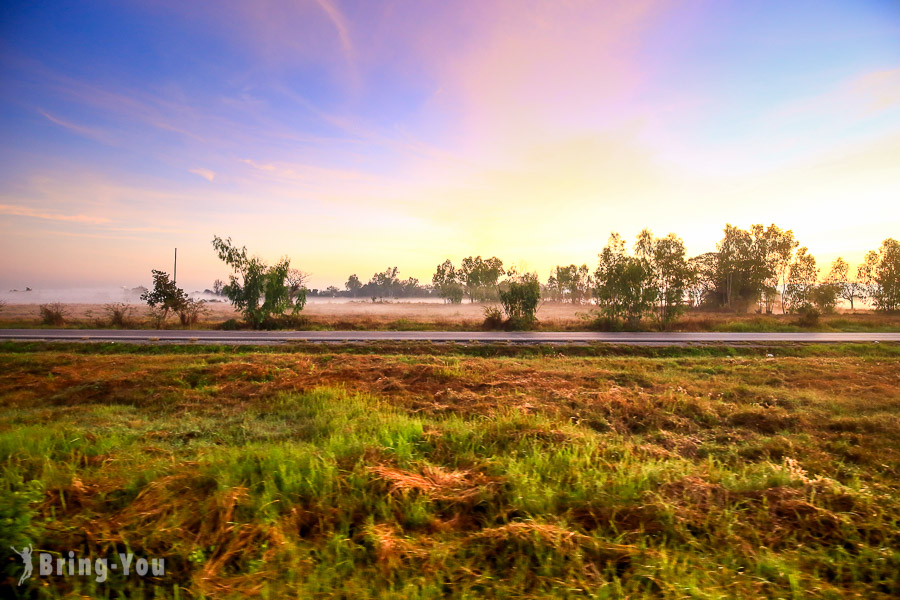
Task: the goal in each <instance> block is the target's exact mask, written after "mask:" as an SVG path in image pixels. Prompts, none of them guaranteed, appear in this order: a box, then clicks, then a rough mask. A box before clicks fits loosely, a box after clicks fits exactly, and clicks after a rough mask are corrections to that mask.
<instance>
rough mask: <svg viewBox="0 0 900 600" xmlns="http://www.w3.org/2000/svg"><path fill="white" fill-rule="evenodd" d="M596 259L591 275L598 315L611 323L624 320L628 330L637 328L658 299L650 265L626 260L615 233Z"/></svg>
mask: <svg viewBox="0 0 900 600" xmlns="http://www.w3.org/2000/svg"><path fill="white" fill-rule="evenodd" d="M599 258H600V260H599V264H598V266H597V270H596V271H595V272H594V282H595V285H596V287H595V288H594V296H595V297H596V298H597V302H598V304H599V305H600V310H601V313H602V314H603V315H604V316H605V317H606V318H607V319H610V320H611V321H619V320H624V321H625V323H626V325H627V326H628V327H632V328H634V327H637V326H638V324H639V323H640V320H641V317H642V316H643V315H644V314H645V313H647V312H648V311H649V310H651V309H652V308H653V306H654V302H655V300H656V296H657V290H656V289H655V288H654V287H653V285H652V274H651V273H650V265H649V264H648V263H647V261H646V260H645V259H642V258H638V257H634V256H628V254H627V253H626V251H625V242H624V241H623V240H622V237H621V236H620V235H619V234H618V233H613V234H611V235H610V236H609V242H608V243H607V245H606V247H604V248H603V251H602V252H601V253H600V255H599Z"/></svg>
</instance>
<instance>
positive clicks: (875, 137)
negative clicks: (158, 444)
mask: <svg viewBox="0 0 900 600" xmlns="http://www.w3.org/2000/svg"><path fill="white" fill-rule="evenodd" d="M0 27H2V32H0V33H2V36H0V37H2V42H0V261H2V262H0V289H2V290H3V292H4V295H3V297H5V298H9V297H8V292H7V290H9V289H12V288H18V289H23V288H24V287H25V286H30V287H32V288H35V289H48V288H49V289H55V290H60V289H61V288H74V287H77V288H84V289H86V290H88V291H87V292H85V293H88V294H90V293H91V292H90V290H91V289H95V291H96V288H102V289H103V290H107V292H104V293H107V294H115V293H116V290H117V288H118V287H119V286H127V287H133V286H136V285H139V284H143V285H149V284H150V282H151V280H150V270H151V269H153V268H157V269H163V270H166V271H171V268H172V252H173V248H174V247H176V246H177V247H178V254H179V262H178V280H179V284H180V285H181V286H182V287H184V288H185V289H187V290H194V289H200V290H202V289H204V288H207V287H211V285H212V281H213V280H214V279H215V278H217V277H221V278H223V279H224V278H225V276H226V274H227V271H226V269H225V267H224V265H222V264H221V263H220V262H219V261H218V259H217V258H216V256H215V254H214V252H213V250H212V247H211V245H210V240H211V238H212V236H213V234H218V235H222V236H231V237H232V238H234V240H235V241H236V242H238V243H239V244H242V245H243V244H246V245H247V246H248V247H249V248H250V249H251V251H253V252H255V253H258V254H260V255H261V256H263V257H265V258H267V259H270V260H276V259H277V258H278V257H279V256H281V255H283V254H287V255H289V256H290V257H291V258H292V259H293V264H294V266H296V267H299V268H300V269H302V270H304V271H308V272H310V273H311V274H312V278H311V280H310V282H309V283H310V286H311V287H318V288H324V287H326V286H327V285H330V284H334V285H338V286H341V285H342V284H343V282H344V281H346V278H347V276H348V275H349V274H350V273H358V274H359V276H360V278H361V279H363V280H364V281H365V280H367V279H368V277H370V276H371V274H372V273H373V272H375V271H380V270H383V269H384V268H385V267H388V266H392V265H397V266H399V267H400V276H401V277H402V278H405V277H409V276H414V277H418V278H419V279H421V280H422V281H423V282H430V279H431V274H432V273H433V272H434V267H435V265H437V264H438V263H439V262H441V261H443V259H445V258H448V257H449V258H452V259H453V260H454V261H455V262H456V261H458V260H459V259H460V258H461V257H463V256H467V255H470V254H481V255H484V256H491V255H496V256H498V257H500V258H502V259H503V260H504V261H505V262H506V263H507V264H510V263H516V264H517V265H519V266H520V267H523V268H529V269H534V270H537V271H538V273H539V274H540V275H541V277H542V279H545V278H546V276H547V274H548V272H549V269H550V268H551V267H552V266H553V265H555V264H558V263H561V264H569V263H572V262H575V263H578V264H580V263H582V262H587V263H588V264H589V265H591V266H593V265H595V264H596V254H597V252H598V251H600V249H601V248H602V247H603V245H604V243H605V241H606V238H607V236H608V234H609V232H610V231H612V230H615V231H619V232H621V233H622V234H623V235H624V236H625V237H626V238H627V239H628V240H629V242H631V241H632V240H633V238H634V235H635V234H636V233H637V232H638V231H639V230H640V229H641V228H642V227H645V226H647V227H650V228H652V229H653V231H654V232H655V233H656V234H657V235H664V234H666V233H668V232H670V231H674V232H676V233H677V234H679V235H680V236H682V237H683V238H684V240H685V242H686V245H687V249H688V252H689V253H690V254H698V253H701V252H705V251H709V250H714V246H715V242H716V241H717V240H718V239H719V238H720V237H721V229H722V227H723V226H724V224H725V223H726V222H731V223H733V224H735V225H738V226H740V227H748V226H749V225H750V224H751V223H755V222H760V223H765V224H769V223H772V222H775V223H777V224H778V225H780V226H782V227H784V228H792V229H793V230H794V232H795V233H796V234H797V237H798V239H799V240H800V242H801V244H803V245H807V246H809V248H810V250H811V252H812V253H813V254H814V255H815V256H816V257H817V258H818V260H819V265H820V267H823V268H824V267H826V266H827V263H828V262H830V261H831V260H832V259H833V258H834V257H835V256H837V255H839V254H840V255H843V256H844V257H845V258H846V259H847V260H849V261H850V262H851V263H856V262H858V261H859V260H861V258H862V255H863V254H864V253H865V251H866V250H869V249H874V248H876V247H877V246H878V245H879V244H880V242H881V240H882V239H884V238H885V237H888V236H894V237H898V236H900V201H898V200H900V159H898V157H900V7H898V3H896V2H892V1H871V0H868V1H867V0H854V1H846V2H828V3H823V2H790V3H785V2H754V3H746V2H734V3H726V2H718V1H715V2H714V1H710V2H663V1H643V2H642V1H631V2H618V3H613V2H579V1H572V2H558V1H548V2H527V1H520V0H515V1H513V0H510V1H497V2H489V1H486V0H478V1H472V2H420V1H413V0H410V1H387V2H349V1H347V2H340V1H337V0H307V1H290V2H286V1H285V2H280V1H274V0H270V1H261V2H254V3H248V2H238V1H233V2H228V1H224V2H223V1H217V2H139V1H138V2H121V1H116V2H106V1H82V2H71V3H69V2H54V3H52V4H51V3H25V2H15V1H12V2H4V3H3V4H2V8H0ZM54 299H62V298H54ZM79 299H83V297H82V298H79ZM110 299H111V300H116V299H117V298H110ZM12 301H17V300H12Z"/></svg>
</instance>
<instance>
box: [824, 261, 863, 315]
mask: <svg viewBox="0 0 900 600" xmlns="http://www.w3.org/2000/svg"><path fill="white" fill-rule="evenodd" d="M861 266H862V265H861ZM857 275H859V271H857ZM824 283H825V284H826V285H830V286H833V287H834V289H835V291H836V295H837V297H838V298H843V299H844V300H846V301H847V302H849V303H850V310H853V309H854V301H855V300H860V301H863V300H865V299H866V286H865V284H863V283H861V282H859V281H858V280H855V281H854V280H851V279H850V265H849V264H847V261H845V260H844V259H843V258H841V257H840V256H838V257H837V258H836V259H834V262H833V263H831V268H830V269H829V270H828V275H826V276H825V279H824Z"/></svg>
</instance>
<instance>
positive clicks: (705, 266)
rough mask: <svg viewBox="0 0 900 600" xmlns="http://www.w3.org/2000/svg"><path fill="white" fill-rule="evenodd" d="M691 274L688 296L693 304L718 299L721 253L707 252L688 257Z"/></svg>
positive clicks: (697, 304) (698, 304)
mask: <svg viewBox="0 0 900 600" xmlns="http://www.w3.org/2000/svg"><path fill="white" fill-rule="evenodd" d="M688 270H689V274H690V278H689V282H688V290H687V293H688V298H689V299H690V302H691V306H694V307H699V306H700V305H701V304H704V303H707V302H715V301H716V290H717V285H718V280H719V255H718V254H717V253H716V252H705V253H703V254H700V255H699V256H695V257H693V258H690V259H688Z"/></svg>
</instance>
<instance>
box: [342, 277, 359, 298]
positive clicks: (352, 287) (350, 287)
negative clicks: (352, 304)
mask: <svg viewBox="0 0 900 600" xmlns="http://www.w3.org/2000/svg"><path fill="white" fill-rule="evenodd" d="M362 286H363V284H362V281H360V280H359V277H358V276H357V275H356V273H354V274H353V275H351V276H350V277H349V278H348V279H347V283H345V284H344V287H345V288H347V291H348V292H349V293H350V295H351V296H359V295H360V294H359V291H360V290H361V289H362Z"/></svg>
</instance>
